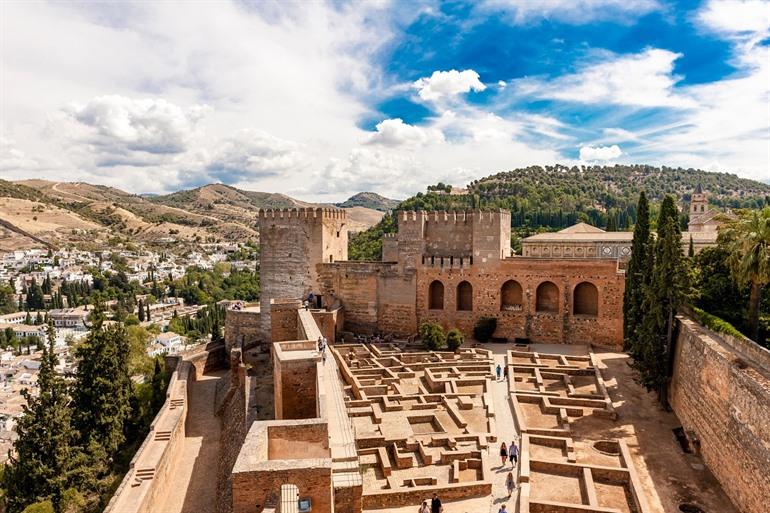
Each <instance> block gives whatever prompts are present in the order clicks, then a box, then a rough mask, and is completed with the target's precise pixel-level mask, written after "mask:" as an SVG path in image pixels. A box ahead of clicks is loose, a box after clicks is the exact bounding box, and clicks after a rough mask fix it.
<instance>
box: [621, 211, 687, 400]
mask: <svg viewBox="0 0 770 513" xmlns="http://www.w3.org/2000/svg"><path fill="white" fill-rule="evenodd" d="M648 259H649V260H653V258H651V257H648ZM653 262H654V263H653V267H652V277H651V279H650V281H649V284H647V285H646V286H645V287H644V289H645V295H644V301H643V303H642V309H643V311H644V318H643V321H642V325H641V329H640V330H639V334H638V336H637V338H636V340H635V342H634V344H632V346H631V347H630V351H629V353H630V354H631V356H632V357H633V362H632V365H633V367H634V368H635V369H636V370H637V371H638V373H639V376H638V378H639V382H640V383H641V384H642V385H643V386H645V387H646V388H647V389H648V390H656V391H657V393H658V400H659V401H660V402H661V403H662V404H664V405H665V404H666V393H667V390H666V386H667V383H668V376H669V365H670V354H669V352H670V347H671V338H672V334H673V327H674V317H675V315H676V312H677V309H678V308H679V307H680V306H681V305H682V304H683V303H684V302H685V300H686V299H687V296H688V293H689V273H688V269H687V262H686V260H685V256H684V254H683V252H682V234H681V232H680V230H679V214H678V212H677V208H676V203H675V202H674V198H673V197H672V196H666V197H665V198H664V200H663V204H662V206H661V213H660V216H659V218H658V237H657V240H656V241H655V246H654V260H653Z"/></svg>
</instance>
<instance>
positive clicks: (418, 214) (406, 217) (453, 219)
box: [398, 209, 511, 224]
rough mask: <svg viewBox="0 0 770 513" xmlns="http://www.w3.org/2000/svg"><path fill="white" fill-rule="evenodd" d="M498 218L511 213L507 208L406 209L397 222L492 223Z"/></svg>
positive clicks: (505, 217) (509, 217) (507, 218)
mask: <svg viewBox="0 0 770 513" xmlns="http://www.w3.org/2000/svg"><path fill="white" fill-rule="evenodd" d="M498 219H500V220H509V221H510V219H511V213H510V212H509V211H507V210H502V209H497V210H434V211H424V210H407V211H402V212H399V213H398V221H399V223H401V222H404V223H422V222H434V223H439V222H440V223H447V224H455V223H468V222H478V223H484V222H487V223H494V222H496V221H497V220H498Z"/></svg>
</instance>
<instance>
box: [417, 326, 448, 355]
mask: <svg viewBox="0 0 770 513" xmlns="http://www.w3.org/2000/svg"><path fill="white" fill-rule="evenodd" d="M420 338H421V339H422V343H423V344H424V345H425V348H426V349H429V350H431V351H437V350H439V349H441V348H442V347H444V344H445V342H446V336H445V335H444V329H443V328H442V327H441V326H440V325H439V324H437V323H435V322H424V323H422V325H421V326H420Z"/></svg>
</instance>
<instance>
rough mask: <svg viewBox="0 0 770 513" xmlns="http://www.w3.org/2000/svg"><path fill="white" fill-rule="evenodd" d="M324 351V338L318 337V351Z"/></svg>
mask: <svg viewBox="0 0 770 513" xmlns="http://www.w3.org/2000/svg"><path fill="white" fill-rule="evenodd" d="M323 350H324V338H323V337H318V351H319V352H323Z"/></svg>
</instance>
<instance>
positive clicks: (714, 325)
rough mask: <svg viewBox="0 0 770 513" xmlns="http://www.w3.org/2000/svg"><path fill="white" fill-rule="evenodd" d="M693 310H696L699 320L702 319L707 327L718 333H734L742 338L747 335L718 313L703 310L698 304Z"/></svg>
mask: <svg viewBox="0 0 770 513" xmlns="http://www.w3.org/2000/svg"><path fill="white" fill-rule="evenodd" d="M693 311H694V312H695V315H696V316H697V317H698V321H700V323H701V324H703V325H704V326H706V327H707V328H709V329H711V330H713V331H716V332H717V333H724V334H726V335H732V336H733V337H735V338H738V339H742V338H746V336H745V335H744V334H743V333H741V332H740V331H738V329H737V328H736V327H735V326H733V325H732V324H730V323H729V322H727V321H726V320H724V319H722V318H721V317H717V316H716V315H712V314H710V313H708V312H706V311H705V310H701V309H700V308H698V307H697V306H694V307H693Z"/></svg>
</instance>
